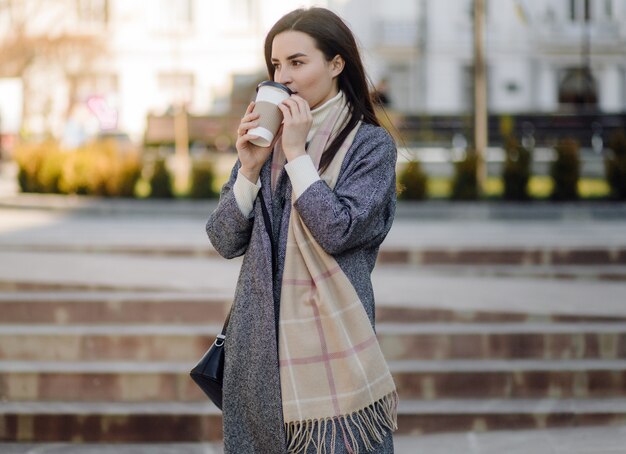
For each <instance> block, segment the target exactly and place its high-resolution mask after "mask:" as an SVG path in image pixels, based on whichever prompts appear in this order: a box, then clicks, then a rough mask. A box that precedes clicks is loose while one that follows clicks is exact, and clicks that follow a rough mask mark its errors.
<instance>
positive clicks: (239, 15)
mask: <svg viewBox="0 0 626 454" xmlns="http://www.w3.org/2000/svg"><path fill="white" fill-rule="evenodd" d="M254 6H255V5H254V1H253V0H231V1H229V2H228V22H229V23H230V24H232V25H233V26H234V27H236V28H247V27H250V26H251V25H252V23H253V18H254Z"/></svg>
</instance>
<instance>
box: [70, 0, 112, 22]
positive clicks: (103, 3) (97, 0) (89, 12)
mask: <svg viewBox="0 0 626 454" xmlns="http://www.w3.org/2000/svg"><path fill="white" fill-rule="evenodd" d="M76 8H77V12H78V19H79V20H80V21H81V22H83V23H91V24H106V23H108V22H109V2H108V0H77V4H76Z"/></svg>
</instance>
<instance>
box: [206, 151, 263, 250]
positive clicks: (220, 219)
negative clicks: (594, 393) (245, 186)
mask: <svg viewBox="0 0 626 454" xmlns="http://www.w3.org/2000/svg"><path fill="white" fill-rule="evenodd" d="M239 166H240V163H239V161H237V162H236V163H235V166H234V167H233V170H232V172H231V174H230V178H229V179H228V181H227V182H226V184H224V186H223V187H222V191H221V193H220V200H219V203H218V205H217V208H216V209H215V211H213V213H211V215H210V216H209V220H208V221H207V223H206V232H207V235H208V237H209V240H211V244H212V245H213V247H214V248H215V250H216V251H217V252H218V253H219V254H220V255H221V256H222V257H225V258H227V259H231V258H234V257H239V256H240V255H243V254H244V253H245V252H246V249H247V248H248V243H249V242H250V235H251V234H252V225H253V223H254V218H248V217H246V216H244V215H243V213H242V212H241V210H240V209H239V206H238V205H237V200H236V199H235V193H234V191H233V185H234V184H235V180H236V179H237V173H238V172H239Z"/></svg>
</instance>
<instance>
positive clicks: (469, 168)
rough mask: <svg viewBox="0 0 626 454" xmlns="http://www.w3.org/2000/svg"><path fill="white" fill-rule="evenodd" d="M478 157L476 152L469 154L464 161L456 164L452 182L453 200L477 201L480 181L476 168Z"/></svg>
mask: <svg viewBox="0 0 626 454" xmlns="http://www.w3.org/2000/svg"><path fill="white" fill-rule="evenodd" d="M477 165H478V156H477V155H476V153H475V152H473V151H472V152H468V153H467V155H466V157H465V159H464V160H463V161H459V162H456V163H455V164H454V177H453V180H452V193H451V194H450V197H451V198H452V200H477V199H478V180H477V178H476V167H477Z"/></svg>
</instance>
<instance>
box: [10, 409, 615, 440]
mask: <svg viewBox="0 0 626 454" xmlns="http://www.w3.org/2000/svg"><path fill="white" fill-rule="evenodd" d="M624 423H626V399H624V398H620V399H558V400H556V399H518V400H506V401H503V400H472V399H451V400H440V401H421V400H406V399H405V400H401V401H400V404H399V407H398V432H397V433H398V434H400V435H402V434H405V435H406V434H419V433H433V432H440V431H452V432H461V431H470V430H473V431H485V430H495V429H511V428H515V429H521V428H546V427H566V426H575V425H586V426H591V425H604V424H624ZM0 427H3V431H1V432H0V441H4V442H13V441H21V442H32V441H35V440H36V441H38V442H61V441H74V442H109V443H111V442H118V443H119V442H144V443H145V442H152V443H155V442H215V441H219V440H221V439H222V435H223V434H222V421H221V413H220V412H219V410H217V408H215V407H214V406H213V405H212V404H210V403H208V402H186V403H181V402H144V403H126V402H84V403H76V402H69V403H68V402H4V403H0Z"/></svg>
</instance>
